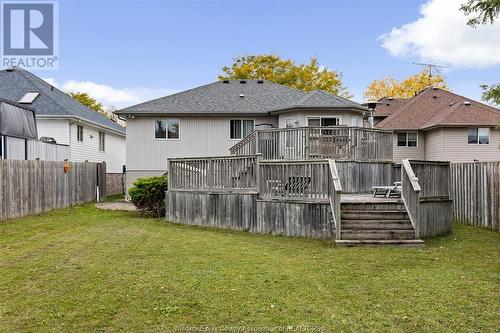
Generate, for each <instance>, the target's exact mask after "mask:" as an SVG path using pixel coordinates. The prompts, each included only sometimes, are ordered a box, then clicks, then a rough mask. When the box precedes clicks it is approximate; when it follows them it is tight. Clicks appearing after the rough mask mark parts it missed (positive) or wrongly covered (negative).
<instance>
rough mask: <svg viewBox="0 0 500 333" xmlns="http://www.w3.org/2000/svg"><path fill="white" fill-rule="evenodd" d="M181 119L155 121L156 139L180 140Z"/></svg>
mask: <svg viewBox="0 0 500 333" xmlns="http://www.w3.org/2000/svg"><path fill="white" fill-rule="evenodd" d="M178 138H179V119H157V120H155V139H178Z"/></svg>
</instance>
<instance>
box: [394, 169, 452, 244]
mask: <svg viewBox="0 0 500 333" xmlns="http://www.w3.org/2000/svg"><path fill="white" fill-rule="evenodd" d="M402 163H403V167H402V168H401V182H402V195H401V196H402V199H403V202H404V204H405V206H406V209H407V211H408V215H409V216H410V220H411V223H412V225H413V227H414V229H415V233H416V236H417V237H432V236H436V235H439V234H443V233H447V232H449V231H451V220H452V205H451V199H450V197H451V192H450V163H449V162H434V161H410V160H403V162H402Z"/></svg>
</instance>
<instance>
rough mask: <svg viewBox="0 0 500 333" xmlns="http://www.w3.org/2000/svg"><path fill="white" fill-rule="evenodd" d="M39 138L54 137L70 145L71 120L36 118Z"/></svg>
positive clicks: (61, 142)
mask: <svg viewBox="0 0 500 333" xmlns="http://www.w3.org/2000/svg"><path fill="white" fill-rule="evenodd" d="M36 127H37V129H38V138H41V137H44V136H46V137H50V138H54V139H55V140H56V142H57V143H59V144H63V145H69V120H67V119H47V118H45V119H44V118H39V117H37V118H36Z"/></svg>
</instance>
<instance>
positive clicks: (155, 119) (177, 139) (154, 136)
mask: <svg viewBox="0 0 500 333" xmlns="http://www.w3.org/2000/svg"><path fill="white" fill-rule="evenodd" d="M152 119H153V121H152V124H153V141H180V140H181V120H180V119H179V118H152ZM157 120H165V121H167V128H166V132H165V136H166V137H165V138H157V137H156V121H157ZM169 120H177V121H178V123H179V137H178V138H169V137H168V121H169Z"/></svg>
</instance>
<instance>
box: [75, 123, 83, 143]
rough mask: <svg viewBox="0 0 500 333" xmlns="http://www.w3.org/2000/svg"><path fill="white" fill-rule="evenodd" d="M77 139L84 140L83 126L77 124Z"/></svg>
mask: <svg viewBox="0 0 500 333" xmlns="http://www.w3.org/2000/svg"><path fill="white" fill-rule="evenodd" d="M76 139H77V140H78V141H80V142H81V141H83V126H81V125H76Z"/></svg>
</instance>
